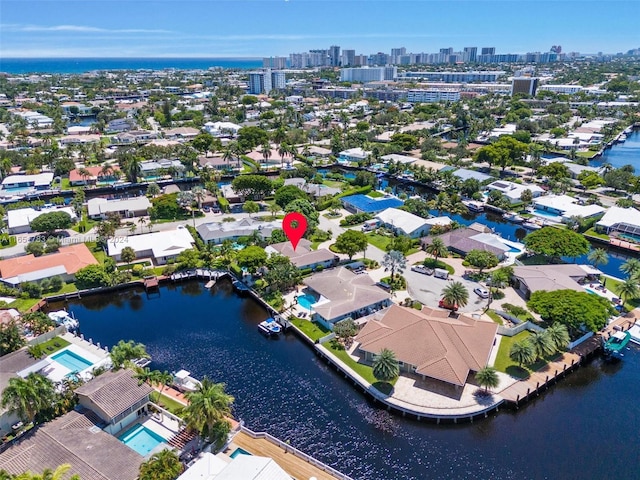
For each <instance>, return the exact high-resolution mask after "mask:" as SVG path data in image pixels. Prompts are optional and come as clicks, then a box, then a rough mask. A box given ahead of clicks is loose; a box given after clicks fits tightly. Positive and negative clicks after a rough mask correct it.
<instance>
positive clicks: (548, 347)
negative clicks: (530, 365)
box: [529, 331, 556, 360]
mask: <svg viewBox="0 0 640 480" xmlns="http://www.w3.org/2000/svg"><path fill="white" fill-rule="evenodd" d="M529 342H531V345H532V346H533V349H534V351H535V353H536V360H537V359H539V358H543V357H545V356H546V355H551V354H552V353H555V351H556V347H555V344H554V342H553V339H552V338H551V336H550V335H549V334H548V333H547V332H546V331H544V332H535V333H533V334H531V336H530V337H529Z"/></svg>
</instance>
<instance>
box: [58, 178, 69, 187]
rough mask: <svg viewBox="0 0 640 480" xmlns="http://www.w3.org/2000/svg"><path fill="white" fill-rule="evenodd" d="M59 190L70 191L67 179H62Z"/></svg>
mask: <svg viewBox="0 0 640 480" xmlns="http://www.w3.org/2000/svg"><path fill="white" fill-rule="evenodd" d="M60 188H61V189H62V190H71V182H70V181H69V179H68V178H63V179H62V182H61V183H60Z"/></svg>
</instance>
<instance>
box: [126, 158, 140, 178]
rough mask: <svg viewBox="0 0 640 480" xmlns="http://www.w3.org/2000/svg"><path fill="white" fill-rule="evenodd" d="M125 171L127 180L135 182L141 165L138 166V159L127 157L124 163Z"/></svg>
mask: <svg viewBox="0 0 640 480" xmlns="http://www.w3.org/2000/svg"><path fill="white" fill-rule="evenodd" d="M125 173H126V175H127V180H129V181H130V182H131V183H137V182H138V177H140V175H141V174H142V167H141V166H140V160H139V159H138V158H136V157H131V158H130V159H128V161H127V163H126V165H125Z"/></svg>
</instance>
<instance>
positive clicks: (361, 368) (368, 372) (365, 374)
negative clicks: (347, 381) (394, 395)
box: [323, 342, 397, 395]
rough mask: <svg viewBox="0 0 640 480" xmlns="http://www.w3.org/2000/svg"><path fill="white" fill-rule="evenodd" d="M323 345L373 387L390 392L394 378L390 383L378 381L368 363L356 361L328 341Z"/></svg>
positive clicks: (383, 391) (394, 382)
mask: <svg viewBox="0 0 640 480" xmlns="http://www.w3.org/2000/svg"><path fill="white" fill-rule="evenodd" d="M323 346H324V347H326V348H327V349H328V350H329V351H330V352H331V353H333V354H334V355H335V356H336V357H338V358H339V359H340V360H342V362H344V363H345V364H346V365H348V366H349V368H351V369H352V370H353V371H355V372H356V373H357V374H358V375H360V376H361V377H362V378H364V379H365V380H366V381H367V382H369V383H370V384H371V385H373V386H374V387H375V388H377V389H378V390H380V391H381V392H382V393H385V394H387V395H388V394H389V393H391V388H390V387H391V386H393V385H395V384H396V380H397V379H396V380H394V381H392V382H390V384H387V383H384V382H379V381H378V380H377V379H376V377H374V376H373V368H371V367H370V366H369V365H365V364H363V363H358V362H356V361H355V360H354V359H353V358H351V357H350V356H349V354H348V353H347V352H346V350H338V349H336V348H333V347H332V346H331V343H330V342H327V343H324V344H323Z"/></svg>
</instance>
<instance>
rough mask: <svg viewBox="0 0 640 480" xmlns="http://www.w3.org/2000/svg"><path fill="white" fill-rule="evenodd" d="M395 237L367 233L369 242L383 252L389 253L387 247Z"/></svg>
mask: <svg viewBox="0 0 640 480" xmlns="http://www.w3.org/2000/svg"><path fill="white" fill-rule="evenodd" d="M392 238H393V237H385V236H384V235H380V234H377V233H367V241H368V242H369V243H370V244H371V245H373V246H374V247H378V248H379V249H380V250H382V251H383V252H386V251H387V245H389V244H390V243H391V240H392Z"/></svg>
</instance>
